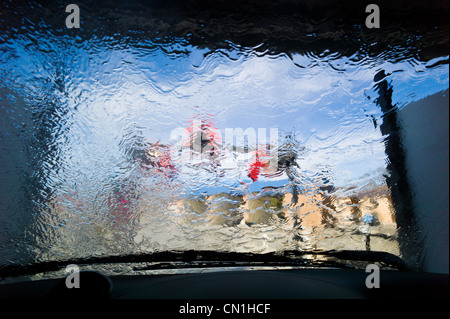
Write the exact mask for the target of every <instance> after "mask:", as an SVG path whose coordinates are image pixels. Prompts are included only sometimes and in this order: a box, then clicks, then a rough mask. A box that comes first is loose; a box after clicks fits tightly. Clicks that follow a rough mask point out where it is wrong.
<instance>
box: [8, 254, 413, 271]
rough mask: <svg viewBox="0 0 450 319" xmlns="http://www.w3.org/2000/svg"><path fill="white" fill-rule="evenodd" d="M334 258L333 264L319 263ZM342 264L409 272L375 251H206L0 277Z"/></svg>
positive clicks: (83, 261) (100, 260)
mask: <svg viewBox="0 0 450 319" xmlns="http://www.w3.org/2000/svg"><path fill="white" fill-rule="evenodd" d="M320 258H334V260H329V259H320ZM342 261H359V262H361V261H362V262H371V263H375V262H378V263H381V264H384V265H387V266H390V267H393V268H396V269H398V270H404V271H408V270H409V268H408V267H407V265H406V264H405V263H404V262H403V260H402V259H400V258H399V257H397V256H395V255H392V254H389V253H386V252H375V251H350V250H345V251H297V250H285V251H281V252H271V253H264V254H259V253H241V252H218V251H208V250H186V251H162V252H153V253H149V254H136V255H122V256H105V257H89V258H80V259H73V260H67V261H44V262H39V263H34V264H30V265H15V264H13V265H6V266H3V267H1V268H0V277H2V278H6V277H17V276H27V275H34V274H38V273H46V272H52V271H59V270H61V269H63V268H65V267H67V266H68V265H71V264H76V265H79V266H82V265H105V264H124V263H128V264H130V263H131V264H132V263H157V264H154V265H146V266H144V267H141V268H137V267H136V268H135V270H146V269H149V270H150V269H163V268H166V269H167V268H169V267H171V268H188V267H189V268H196V267H197V268H201V267H225V266H255V265H259V266H310V267H324V266H326V267H339V268H355V267H353V266H352V265H350V264H348V263H343V262H342Z"/></svg>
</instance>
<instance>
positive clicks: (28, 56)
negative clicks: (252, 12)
mask: <svg viewBox="0 0 450 319" xmlns="http://www.w3.org/2000/svg"><path fill="white" fill-rule="evenodd" d="M2 6H3V7H2V15H1V19H0V25H1V31H0V52H1V54H0V103H1V104H0V112H1V115H0V121H1V122H0V134H1V139H0V141H1V148H2V149H1V153H0V165H1V171H0V177H1V183H0V184H1V186H0V187H1V203H0V205H1V206H0V247H1V249H0V264H1V265H9V264H20V265H26V264H31V263H41V262H48V261H57V260H64V261H66V260H76V259H80V258H89V257H100V256H124V255H130V254H143V253H151V252H160V251H180V250H181V251H184V250H199V251H200V250H208V251H210V250H212V251H217V252H230V251H232V252H245V253H267V252H277V251H278V252H279V251H284V250H296V251H313V250H337V251H343V250H358V251H382V252H388V253H391V254H394V255H396V256H399V257H401V258H404V259H408V258H410V257H411V256H412V255H411V252H412V251H416V250H417V249H418V248H417V247H418V246H417V242H420V240H416V239H415V238H414V236H413V235H411V234H412V233H413V231H411V229H412V230H414V229H415V228H414V227H416V222H415V220H414V219H412V218H410V217H408V214H406V213H402V214H400V213H399V209H403V208H402V207H403V206H401V205H400V206H399V205H398V203H399V202H401V201H402V200H404V201H408V200H411V199H412V198H413V197H414V194H413V193H412V192H411V190H410V189H409V188H405V187H403V186H404V184H402V183H403V182H405V179H406V177H405V176H404V175H402V174H404V173H405V172H406V173H408V171H404V170H405V167H404V166H403V167H402V166H401V165H400V164H399V163H401V162H404V161H405V159H404V158H400V159H399V155H398V154H403V152H404V150H403V149H402V147H403V146H402V145H401V144H402V143H399V142H398V141H399V138H400V137H401V134H400V133H399V132H400V130H401V128H400V127H397V126H396V125H397V124H398V121H397V122H396V119H395V118H394V117H392V114H399V113H401V112H402V111H403V110H404V109H407V108H408V106H409V105H410V104H413V103H415V102H418V101H421V100H423V99H426V98H427V97H429V96H434V95H436V94H437V96H440V97H442V96H446V94H448V86H449V82H448V77H449V69H448V52H445V50H442V47H443V46H444V47H446V46H447V48H448V37H447V33H446V32H448V25H447V26H444V27H442V26H439V25H437V26H436V27H435V29H434V31H433V30H432V31H429V33H426V34H425V33H424V34H422V33H420V32H417V33H413V32H410V31H408V30H406V31H405V30H400V31H398V29H396V27H395V26H391V27H387V26H386V27H385V29H381V30H380V31H378V32H379V33H378V34H377V33H376V31H375V30H366V27H365V25H364V22H361V23H360V24H359V25H352V24H351V23H350V25H345V26H342V28H340V27H339V26H335V27H336V29H333V25H331V24H330V23H331V22H327V21H326V19H325V20H324V21H322V22H320V21H318V20H317V21H312V22H311V21H309V22H305V21H303V20H301V19H300V20H299V21H300V22H298V21H297V20H295V19H296V17H297V16H295V14H293V15H292V16H291V13H290V12H285V10H280V13H278V14H274V15H273V16H272V15H269V14H265V15H264V17H265V19H262V20H258V19H256V18H255V20H252V19H250V18H249V19H250V20H246V19H247V18H246V17H241V16H239V14H236V15H227V14H226V13H223V14H220V12H222V11H221V10H223V8H221V9H219V10H218V11H217V12H216V11H207V10H202V8H201V7H195V6H194V7H192V8H191V7H189V6H187V7H185V6H183V5H179V6H178V7H169V6H167V5H163V3H159V2H158V3H156V2H155V3H153V4H152V5H150V6H148V7H145V6H143V5H141V4H138V3H137V2H136V3H135V2H133V1H131V2H130V1H126V3H122V2H119V1H112V2H111V1H110V2H108V5H106V4H105V5H102V6H99V5H98V4H96V2H95V1H92V2H84V3H79V6H80V25H81V27H80V28H76V27H73V28H68V27H67V26H66V24H65V19H66V17H68V16H69V14H70V12H68V13H66V11H65V7H66V4H65V3H63V2H55V4H54V6H51V5H45V6H43V5H39V4H35V5H29V4H28V3H21V2H17V1H10V2H8V1H7V2H6V3H4V4H2ZM277 8H278V7H277ZM209 9H210V8H209ZM209 9H208V10H209ZM269 9H270V8H266V10H269ZM278 9H279V8H278ZM238 11H239V10H238ZM288 11H289V10H288ZM205 12H212V13H211V16H208V15H206V14H205ZM257 12H259V11H257ZM365 15H367V14H365V13H364V12H363V16H365ZM292 17H293V18H292ZM258 21H260V24H258ZM295 21H297V22H298V23H300V25H301V26H305V25H306V23H309V24H308V25H309V27H308V28H306V27H303V28H300V27H299V25H296V27H297V29H296V28H294V27H292V28H291V27H290V25H294V24H295V23H297V22H295ZM362 21H364V20H362ZM302 23H303V24H302ZM221 26H222V27H221ZM237 26H238V27H237ZM430 28H431V27H430ZM271 32H272V33H271ZM364 32H367V33H364ZM395 32H398V33H397V34H396V33H395ZM427 32H428V31H427ZM430 34H431V36H430ZM425 35H427V36H428V38H426V37H425ZM371 37H372V38H371ZM383 41H384V42H383ZM446 103H447V109H448V99H447V102H446ZM447 114H448V111H447ZM396 123H397V124H396ZM447 140H448V131H447ZM431 151H432V150H431ZM447 160H448V146H447ZM399 165H400V166H399ZM399 167H400V168H399ZM402 170H403V171H402ZM398 176H400V177H398ZM399 185H400V186H399ZM396 187H397V188H396ZM399 189H400V190H399ZM408 196H409V197H408ZM447 205H448V203H447ZM399 207H400V208H399ZM447 211H448V207H447ZM405 216H406V217H405ZM447 221H448V219H447ZM399 223H401V224H399ZM447 234H448V232H447ZM447 245H448V243H447ZM408 254H409V255H408ZM405 256H406V257H407V258H405ZM415 257H417V256H415ZM418 258H419V259H420V256H419V257H418ZM412 262H413V263H414V262H415V259H414V258H412Z"/></svg>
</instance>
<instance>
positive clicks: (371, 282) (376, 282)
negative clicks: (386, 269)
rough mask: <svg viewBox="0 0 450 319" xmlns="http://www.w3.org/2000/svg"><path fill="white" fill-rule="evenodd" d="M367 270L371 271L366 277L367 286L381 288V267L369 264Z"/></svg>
mask: <svg viewBox="0 0 450 319" xmlns="http://www.w3.org/2000/svg"><path fill="white" fill-rule="evenodd" d="M366 272H370V275H368V276H367V278H366V287H367V288H369V289H372V288H380V267H378V266H377V265H375V264H369V265H367V267H366Z"/></svg>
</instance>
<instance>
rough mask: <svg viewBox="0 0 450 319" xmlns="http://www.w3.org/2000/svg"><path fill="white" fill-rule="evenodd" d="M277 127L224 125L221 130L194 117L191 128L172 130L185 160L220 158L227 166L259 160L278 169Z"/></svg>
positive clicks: (270, 168) (236, 165)
mask: <svg viewBox="0 0 450 319" xmlns="http://www.w3.org/2000/svg"><path fill="white" fill-rule="evenodd" d="M278 139H279V133H278V128H268V129H267V128H253V127H249V128H246V129H242V128H225V129H224V130H219V129H217V128H215V127H214V126H213V125H211V124H210V123H208V122H206V123H205V122H203V121H201V120H194V121H193V122H192V125H191V126H190V127H188V128H183V127H178V128H175V129H173V130H172V131H171V133H170V140H171V141H174V145H176V146H177V147H176V148H177V150H178V155H179V158H180V159H181V162H183V163H191V164H193V163H199V162H202V161H205V160H212V161H214V160H216V159H219V160H220V163H221V167H222V168H224V169H233V168H238V167H239V166H240V165H241V164H242V163H244V162H247V161H249V162H252V161H253V162H254V161H260V162H262V163H264V165H265V168H266V169H267V170H271V171H276V170H277V168H278V150H279V145H278V144H279V142H278Z"/></svg>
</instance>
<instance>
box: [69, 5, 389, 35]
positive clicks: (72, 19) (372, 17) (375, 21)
mask: <svg viewBox="0 0 450 319" xmlns="http://www.w3.org/2000/svg"><path fill="white" fill-rule="evenodd" d="M66 13H70V14H69V15H68V16H67V17H66V27H67V28H68V29H72V28H75V29H79V28H80V8H79V7H78V5H76V4H74V3H72V4H69V5H67V6H66ZM366 13H370V14H369V15H368V16H367V18H366V21H365V23H366V27H367V28H369V29H373V28H376V29H378V28H380V8H379V6H378V5H376V4H369V5H367V6H366Z"/></svg>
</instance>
